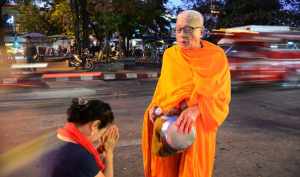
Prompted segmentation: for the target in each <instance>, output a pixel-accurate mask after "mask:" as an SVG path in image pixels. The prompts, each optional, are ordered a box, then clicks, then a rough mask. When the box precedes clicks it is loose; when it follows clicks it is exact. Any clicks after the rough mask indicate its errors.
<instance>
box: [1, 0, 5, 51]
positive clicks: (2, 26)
mask: <svg viewBox="0 0 300 177" xmlns="http://www.w3.org/2000/svg"><path fill="white" fill-rule="evenodd" d="M3 5H4V4H0V55H4V54H6V50H5V44H4V21H3V20H4V19H3V18H2V7H3Z"/></svg>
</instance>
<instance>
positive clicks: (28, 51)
mask: <svg viewBox="0 0 300 177" xmlns="http://www.w3.org/2000/svg"><path fill="white" fill-rule="evenodd" d="M24 54H25V57H26V60H27V63H29V64H31V63H35V61H36V59H37V54H38V53H37V49H36V46H35V45H34V44H33V42H32V39H31V37H30V36H28V37H27V40H26V47H25V53H24ZM29 70H32V71H36V68H32V69H29Z"/></svg>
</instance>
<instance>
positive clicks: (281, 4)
mask: <svg viewBox="0 0 300 177" xmlns="http://www.w3.org/2000/svg"><path fill="white" fill-rule="evenodd" d="M186 1H188V0H186ZM189 2H190V1H189ZM192 2H193V8H194V9H196V10H198V11H200V12H202V13H204V14H209V13H210V12H209V11H210V8H211V5H217V7H219V8H220V14H219V16H218V19H219V21H218V24H217V25H218V26H219V27H232V26H242V25H287V26H299V25H300V18H299V17H300V13H299V6H300V4H299V3H297V1H296V0H264V1H262V0H247V1H244V0H224V1H222V0H218V1H216V0H214V1H211V0H192ZM207 19H209V18H207Z"/></svg>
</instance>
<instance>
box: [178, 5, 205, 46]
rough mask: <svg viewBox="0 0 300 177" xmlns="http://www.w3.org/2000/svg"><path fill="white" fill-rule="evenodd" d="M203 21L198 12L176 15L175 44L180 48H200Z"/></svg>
mask: <svg viewBox="0 0 300 177" xmlns="http://www.w3.org/2000/svg"><path fill="white" fill-rule="evenodd" d="M203 23H204V19H203V16H202V15H201V13H200V12H197V11H195V10H185V11H182V12H180V13H179V14H178V16H177V21H176V42H177V44H178V46H179V47H182V48H197V47H201V44H200V41H201V37H202V34H203V31H204V26H203Z"/></svg>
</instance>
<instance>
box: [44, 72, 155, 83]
mask: <svg viewBox="0 0 300 177" xmlns="http://www.w3.org/2000/svg"><path fill="white" fill-rule="evenodd" d="M158 77H159V72H145V73H135V72H128V73H118V72H116V73H101V72H84V73H65V74H44V75H43V76H42V78H43V80H44V81H79V80H85V81H86V80H104V81H112V80H133V79H154V78H158Z"/></svg>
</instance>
